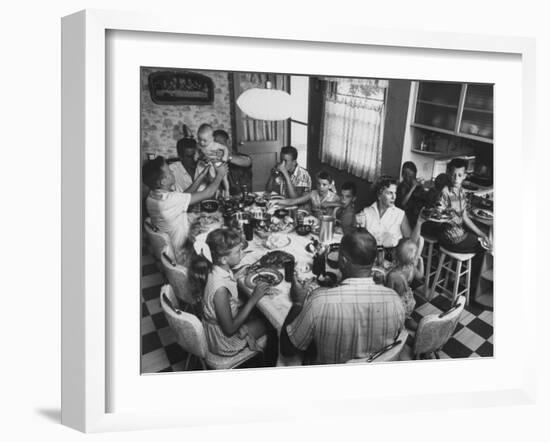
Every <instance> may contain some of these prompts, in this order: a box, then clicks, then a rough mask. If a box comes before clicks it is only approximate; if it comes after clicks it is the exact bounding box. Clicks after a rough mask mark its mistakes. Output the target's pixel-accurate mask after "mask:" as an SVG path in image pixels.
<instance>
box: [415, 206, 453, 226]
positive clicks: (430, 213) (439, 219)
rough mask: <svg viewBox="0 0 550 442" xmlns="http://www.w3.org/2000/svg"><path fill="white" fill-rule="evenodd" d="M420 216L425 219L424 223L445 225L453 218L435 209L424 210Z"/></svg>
mask: <svg viewBox="0 0 550 442" xmlns="http://www.w3.org/2000/svg"><path fill="white" fill-rule="evenodd" d="M422 216H423V217H424V218H425V219H426V221H431V222H434V223H446V222H448V221H450V220H451V219H452V218H453V216H452V214H450V213H445V212H440V211H439V210H437V209H424V210H423V211H422Z"/></svg>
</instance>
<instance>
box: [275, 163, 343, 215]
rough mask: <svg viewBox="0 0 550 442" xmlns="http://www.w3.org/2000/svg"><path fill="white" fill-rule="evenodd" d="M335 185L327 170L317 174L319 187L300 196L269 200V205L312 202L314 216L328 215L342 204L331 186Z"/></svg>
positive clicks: (292, 204)
mask: <svg viewBox="0 0 550 442" xmlns="http://www.w3.org/2000/svg"><path fill="white" fill-rule="evenodd" d="M332 186H333V179H332V176H331V175H330V174H329V173H328V172H325V171H321V172H319V173H318V174H317V189H315V190H312V191H311V192H308V193H306V194H304V195H302V196H299V197H298V198H286V199H282V200H274V201H270V202H269V206H270V207H271V206H273V205H278V206H294V205H302V204H306V203H307V202H310V203H311V212H312V214H313V215H314V216H316V217H319V216H321V215H327V214H329V213H333V211H334V208H335V207H340V206H341V205H342V204H341V202H340V198H339V197H338V194H337V193H336V192H334V191H333V190H332V189H331V188H332Z"/></svg>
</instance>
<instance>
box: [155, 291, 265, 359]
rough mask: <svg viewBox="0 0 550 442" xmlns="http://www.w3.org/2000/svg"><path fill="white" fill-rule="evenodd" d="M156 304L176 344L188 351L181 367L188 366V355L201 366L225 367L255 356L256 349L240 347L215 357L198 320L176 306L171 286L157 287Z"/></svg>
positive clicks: (259, 342) (261, 345)
mask: <svg viewBox="0 0 550 442" xmlns="http://www.w3.org/2000/svg"><path fill="white" fill-rule="evenodd" d="M160 305H161V307H162V310H163V311H164V314H165V315H166V319H167V320H168V324H170V328H172V330H173V331H174V333H175V334H176V339H177V342H178V344H179V345H180V346H181V347H182V348H183V349H184V350H185V351H186V352H187V353H188V356H187V359H186V362H185V368H184V369H185V370H187V369H188V368H189V363H190V361H191V356H196V357H197V358H198V359H199V360H200V362H201V365H202V368H203V369H205V370H206V369H207V368H212V369H214V370H227V369H232V368H235V367H238V366H239V365H241V364H243V363H244V362H246V361H248V360H249V359H252V358H253V357H254V356H256V355H258V354H259V352H257V351H252V350H250V349H249V348H244V349H243V350H242V351H241V352H239V353H238V354H236V355H234V356H219V355H216V354H213V353H211V352H210V351H209V350H208V343H207V341H206V335H205V333H204V328H203V325H202V323H201V321H200V320H199V319H198V318H197V317H196V316H195V315H193V314H191V313H186V312H183V311H181V310H180V309H179V307H178V300H177V298H176V296H175V295H174V291H173V290H172V287H171V286H170V285H168V284H166V285H164V286H162V288H161V290H160ZM266 343H267V338H266V337H265V336H263V337H262V338H260V339H258V345H259V346H260V347H262V348H264V347H265V345H266Z"/></svg>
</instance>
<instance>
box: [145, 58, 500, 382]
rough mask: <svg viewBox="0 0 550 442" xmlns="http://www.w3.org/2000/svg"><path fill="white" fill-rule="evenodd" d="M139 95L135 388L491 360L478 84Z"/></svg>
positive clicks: (189, 78)
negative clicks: (141, 383) (213, 376)
mask: <svg viewBox="0 0 550 442" xmlns="http://www.w3.org/2000/svg"><path fill="white" fill-rule="evenodd" d="M139 93H140V129H141V131H140V149H139V155H140V159H141V162H140V164H141V171H140V176H141V183H140V186H141V226H140V229H141V240H142V241H141V242H142V243H141V254H142V256H141V294H140V296H141V298H140V302H141V373H142V374H152V373H165V372H183V371H195V370H228V369H234V368H235V369H236V368H239V369H256V368H273V367H299V366H312V365H327V364H357V363H362V364H371V363H382V362H385V363H389V362H391V361H413V362H409V363H415V362H414V361H420V360H423V361H424V360H428V359H429V360H433V361H434V363H435V361H436V360H439V359H464V358H470V359H475V358H488V357H493V347H494V342H493V339H494V329H493V313H494V311H493V222H494V219H493V201H494V188H493V173H494V170H493V152H494V148H493V84H489V83H467V82H450V81H437V80H429V81H427V80H413V79H392V78H351V77H345V78H344V77H333V76H323V75H318V74H312V75H307V76H306V75H293V74H291V73H265V72H235V71H214V70H201V69H191V68H188V67H186V66H181V67H177V68H175V67H163V66H151V67H149V66H142V67H141V68H140V90H139Z"/></svg>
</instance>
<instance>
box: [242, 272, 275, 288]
mask: <svg viewBox="0 0 550 442" xmlns="http://www.w3.org/2000/svg"><path fill="white" fill-rule="evenodd" d="M262 280H264V281H265V282H267V283H268V284H269V285H271V286H275V285H278V284H280V283H281V281H282V280H283V275H282V273H281V272H279V271H277V270H275V269H272V268H270V267H262V268H259V269H256V270H254V271H252V272H250V273H249V274H248V275H247V276H246V278H245V280H244V283H245V285H246V286H247V287H248V288H250V289H253V288H254V287H256V286H257V285H258V283H259V282H260V281H262Z"/></svg>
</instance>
